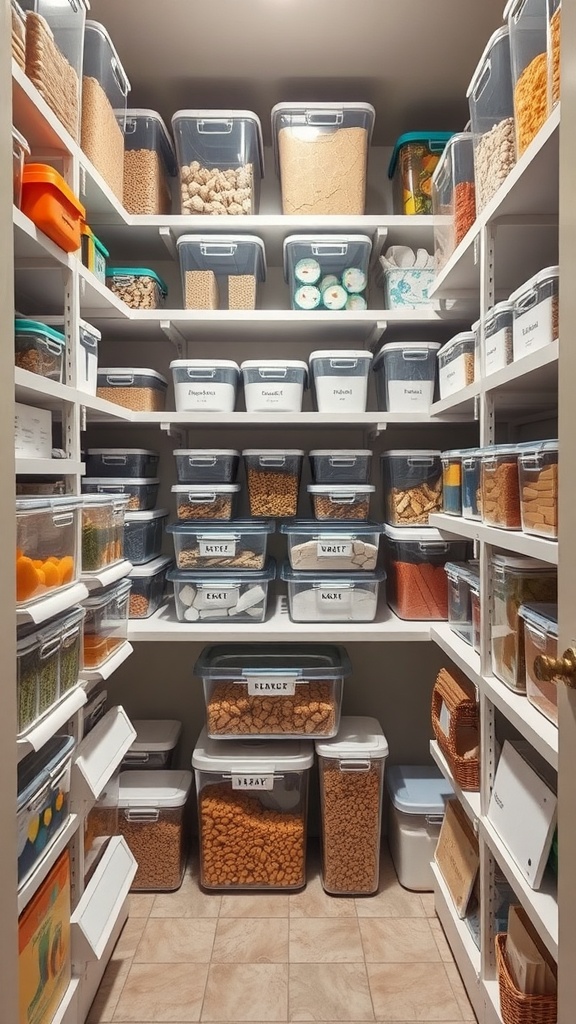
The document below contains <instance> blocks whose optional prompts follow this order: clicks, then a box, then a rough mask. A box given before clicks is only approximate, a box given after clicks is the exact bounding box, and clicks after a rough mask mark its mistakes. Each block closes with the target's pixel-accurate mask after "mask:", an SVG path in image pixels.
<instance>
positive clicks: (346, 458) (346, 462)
mask: <svg viewBox="0 0 576 1024" xmlns="http://www.w3.org/2000/svg"><path fill="white" fill-rule="evenodd" d="M328 464H329V465H330V466H336V467H338V466H355V465H356V456H355V455H331V456H330V458H329V460H328Z"/></svg>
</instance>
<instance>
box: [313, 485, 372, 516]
mask: <svg viewBox="0 0 576 1024" xmlns="http://www.w3.org/2000/svg"><path fill="white" fill-rule="evenodd" d="M307 490H308V494H309V495H310V498H311V500H312V506H313V508H314V515H315V517H316V519H350V520H357V521H364V520H366V519H368V516H369V514H370V499H371V496H372V495H373V494H374V491H375V490H376V488H375V487H374V486H373V485H372V484H341V485H339V486H336V487H335V486H333V485H332V484H308V488H307Z"/></svg>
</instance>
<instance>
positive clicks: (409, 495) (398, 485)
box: [380, 449, 442, 526]
mask: <svg viewBox="0 0 576 1024" xmlns="http://www.w3.org/2000/svg"><path fill="white" fill-rule="evenodd" d="M380 465H381V468H382V476H383V482H384V518H385V522H387V523H388V524H389V525H390V526H427V525H428V517H429V516H430V513H431V512H439V511H440V509H441V508H442V461H441V458H440V452H438V451H434V450H430V449H421V450H418V449H415V450H409V449H394V450H392V451H388V452H383V453H382V455H381V456H380Z"/></svg>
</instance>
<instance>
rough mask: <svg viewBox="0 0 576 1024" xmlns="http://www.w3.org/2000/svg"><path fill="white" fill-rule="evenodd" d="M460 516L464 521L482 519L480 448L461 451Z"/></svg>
mask: <svg viewBox="0 0 576 1024" xmlns="http://www.w3.org/2000/svg"><path fill="white" fill-rule="evenodd" d="M461 454H462V515H463V517H464V519H481V518H482V490H481V468H482V448H465V449H462V452H461Z"/></svg>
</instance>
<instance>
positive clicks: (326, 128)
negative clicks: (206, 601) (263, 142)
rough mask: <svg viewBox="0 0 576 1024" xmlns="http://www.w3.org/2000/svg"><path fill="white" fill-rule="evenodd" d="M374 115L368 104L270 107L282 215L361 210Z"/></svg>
mask: <svg viewBox="0 0 576 1024" xmlns="http://www.w3.org/2000/svg"><path fill="white" fill-rule="evenodd" d="M375 116H376V113H375V110H374V107H372V106H370V104H369V103H277V104H276V106H275V107H273V109H272V142H273V146H274V160H275V164H276V173H277V174H278V175H279V177H280V186H281V189H282V212H283V213H286V214H294V215H297V216H301V215H302V214H314V215H318V214H334V213H335V214H351V215H354V216H361V215H362V214H363V213H364V208H365V201H366V175H367V165H368V150H369V148H370V139H371V138H372V129H373V127H374V120H375Z"/></svg>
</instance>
